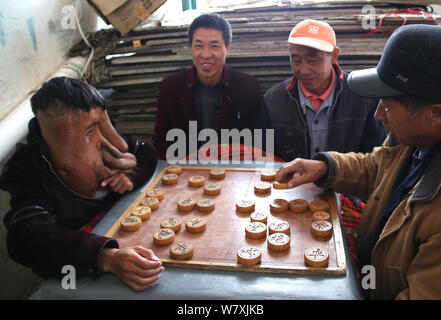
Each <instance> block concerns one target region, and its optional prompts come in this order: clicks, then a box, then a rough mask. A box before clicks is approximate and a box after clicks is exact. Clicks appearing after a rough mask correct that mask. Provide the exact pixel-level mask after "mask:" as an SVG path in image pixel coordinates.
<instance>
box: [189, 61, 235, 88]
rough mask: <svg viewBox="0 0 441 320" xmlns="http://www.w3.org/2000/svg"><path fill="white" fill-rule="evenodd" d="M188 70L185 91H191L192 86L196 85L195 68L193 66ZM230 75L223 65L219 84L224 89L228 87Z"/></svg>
mask: <svg viewBox="0 0 441 320" xmlns="http://www.w3.org/2000/svg"><path fill="white" fill-rule="evenodd" d="M189 70H190V72H189V73H188V81H187V89H192V88H193V87H194V86H196V85H197V83H198V78H197V73H196V67H195V66H194V65H193V66H192V67H191V68H190V69H189ZM230 73H231V71H230V67H228V66H227V65H226V64H224V67H223V70H222V77H221V80H220V84H222V85H224V86H226V87H229V86H230Z"/></svg>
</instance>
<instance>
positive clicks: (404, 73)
mask: <svg viewBox="0 0 441 320" xmlns="http://www.w3.org/2000/svg"><path fill="white" fill-rule="evenodd" d="M348 85H349V88H350V89H351V90H352V91H353V92H354V93H356V94H358V95H360V96H362V97H369V98H386V97H393V96H402V95H411V96H415V97H420V98H423V99H424V100H426V101H429V102H432V103H441V26H435V25H423V24H418V25H416V24H414V25H406V26H402V27H400V28H398V29H397V30H395V32H394V33H392V35H391V36H390V38H389V40H388V41H387V43H386V46H385V47H384V50H383V54H382V56H381V59H380V62H379V63H378V65H377V67H376V68H371V69H364V70H357V71H353V72H351V73H350V74H349V77H348Z"/></svg>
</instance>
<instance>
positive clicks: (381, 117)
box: [374, 100, 385, 122]
mask: <svg viewBox="0 0 441 320" xmlns="http://www.w3.org/2000/svg"><path fill="white" fill-rule="evenodd" d="M374 118H375V120H378V121H381V122H384V119H385V113H384V107H383V101H382V100H380V102H378V105H377V110H375V113H374Z"/></svg>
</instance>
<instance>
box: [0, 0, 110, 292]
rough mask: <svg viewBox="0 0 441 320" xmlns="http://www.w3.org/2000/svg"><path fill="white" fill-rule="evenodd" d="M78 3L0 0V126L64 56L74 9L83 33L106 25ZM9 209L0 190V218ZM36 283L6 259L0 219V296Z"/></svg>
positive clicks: (72, 36)
mask: <svg viewBox="0 0 441 320" xmlns="http://www.w3.org/2000/svg"><path fill="white" fill-rule="evenodd" d="M78 1H79V2H78V6H77V0H20V1H17V0H2V1H1V2H0V124H1V120H2V119H4V118H5V117H7V116H8V114H9V113H10V112H11V111H12V110H14V108H15V107H16V106H17V105H18V104H19V103H20V102H21V101H22V100H23V99H24V98H26V97H27V96H28V94H29V92H30V91H32V90H34V89H37V88H38V87H39V86H40V85H41V84H42V83H43V82H44V81H45V80H47V79H48V77H49V76H50V75H51V74H53V73H54V72H55V71H56V70H58V69H59V67H60V66H61V65H62V64H63V63H64V62H65V61H66V60H67V57H66V53H67V51H68V50H69V48H70V46H71V45H72V44H74V43H76V42H78V41H79V40H80V33H79V31H78V28H77V26H76V24H75V21H73V19H72V18H73V17H74V15H73V14H74V13H75V11H76V12H77V13H78V16H79V18H80V24H81V26H82V29H83V31H84V32H90V31H95V30H97V29H98V28H100V27H102V26H103V25H105V24H103V22H102V20H101V19H99V18H98V16H97V15H96V14H95V12H94V11H93V10H92V9H91V7H90V6H89V5H88V4H87V2H86V1H85V0H78ZM76 8H77V9H78V10H75V11H74V9H76ZM2 162H4V159H0V169H1V168H2V167H3V165H2ZM8 209H9V194H8V193H6V192H4V191H1V190H0V217H1V218H2V219H3V216H4V214H5V213H6V212H7V210H8ZM40 283H41V279H39V278H38V277H36V276H35V275H34V274H33V273H32V272H31V271H30V270H29V269H27V268H25V267H23V266H21V265H19V264H17V263H15V262H14V261H12V260H11V259H10V258H9V256H8V254H7V252H6V230H5V227H4V225H3V223H2V222H0V299H26V298H28V297H29V296H30V295H31V294H32V292H34V290H36V289H37V288H38V286H39V285H40Z"/></svg>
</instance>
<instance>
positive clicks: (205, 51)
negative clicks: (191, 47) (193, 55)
mask: <svg viewBox="0 0 441 320" xmlns="http://www.w3.org/2000/svg"><path fill="white" fill-rule="evenodd" d="M201 57H202V58H210V57H211V50H210V48H209V47H208V46H204V47H203V48H202V50H201Z"/></svg>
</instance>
